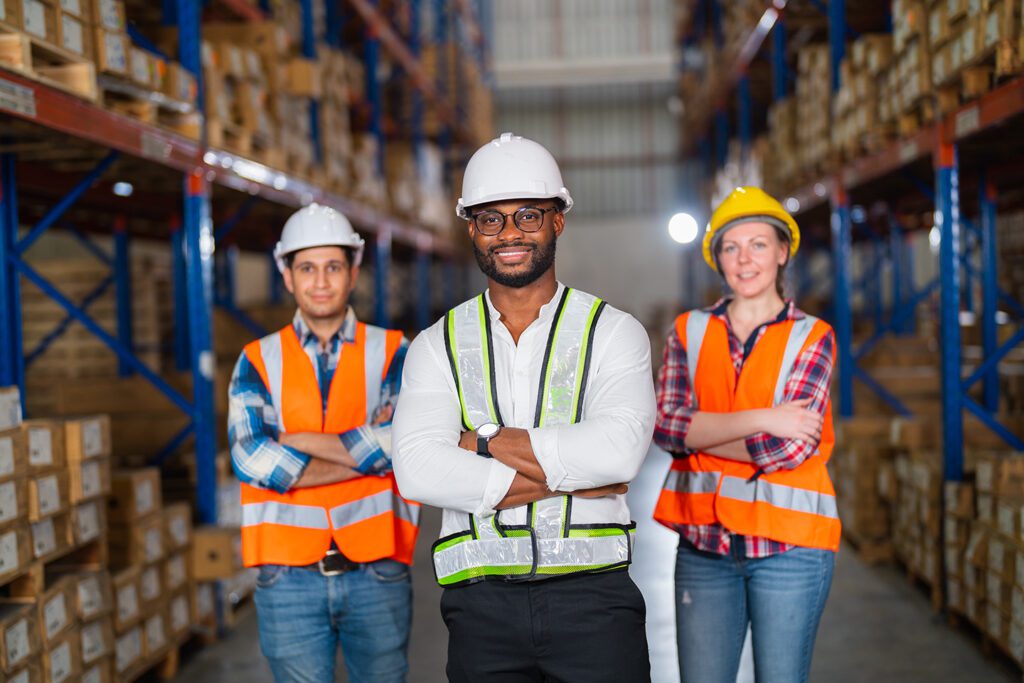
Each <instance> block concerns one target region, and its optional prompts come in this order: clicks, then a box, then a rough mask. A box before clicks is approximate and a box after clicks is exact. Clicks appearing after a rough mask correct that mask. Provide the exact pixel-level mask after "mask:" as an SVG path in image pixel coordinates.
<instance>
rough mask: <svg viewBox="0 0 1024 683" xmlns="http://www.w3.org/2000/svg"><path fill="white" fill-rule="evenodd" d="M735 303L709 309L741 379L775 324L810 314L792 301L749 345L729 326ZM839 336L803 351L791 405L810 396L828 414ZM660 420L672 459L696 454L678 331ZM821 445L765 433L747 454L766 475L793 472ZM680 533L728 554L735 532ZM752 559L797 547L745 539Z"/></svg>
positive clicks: (716, 527)
mask: <svg viewBox="0 0 1024 683" xmlns="http://www.w3.org/2000/svg"><path fill="white" fill-rule="evenodd" d="M728 304H729V300H727V299H722V300H720V301H719V302H718V303H716V304H715V305H714V306H711V307H710V308H708V309H705V310H707V311H708V312H709V313H711V314H712V315H714V316H715V317H717V318H719V319H720V320H722V321H723V322H725V326H726V328H727V329H728V331H729V353H730V355H731V356H732V362H733V366H734V367H735V368H736V374H737V376H738V375H739V373H740V370H741V369H742V368H743V363H744V361H745V360H746V359H747V356H749V355H750V352H751V351H752V350H753V349H754V346H755V345H756V344H757V342H758V341H760V339H761V337H762V336H763V335H764V332H765V330H766V329H767V328H768V326H769V325H774V324H776V323H781V322H785V321H786V320H800V319H801V318H804V317H806V314H805V313H804V312H803V311H801V310H799V309H797V307H796V306H795V305H794V304H793V302H792V301H789V300H787V301H786V307H785V308H784V309H783V310H782V312H781V313H779V316H778V317H777V318H776V319H775V320H773V321H771V322H769V323H765V324H764V325H761V326H760V327H758V328H757V329H756V330H754V331H753V332H752V333H751V335H750V337H749V339H747V342H746V344H744V343H742V342H740V340H739V339H738V338H737V337H736V335H735V333H734V332H733V329H732V324H731V323H730V322H729V315H728V312H727V306H728ZM834 348H835V338H834V335H833V334H831V333H829V334H827V335H825V336H824V337H822V338H821V340H820V341H819V342H817V343H816V344H813V345H811V346H810V347H808V348H807V350H806V351H804V352H803V353H801V354H800V355H799V356H798V357H797V359H796V362H795V363H794V365H793V371H792V373H791V374H790V376H789V379H788V380H787V381H786V388H785V391H784V395H783V400H785V401H798V400H800V399H805V398H810V399H811V404H810V406H809V408H810V409H811V410H817V411H818V412H819V413H821V414H822V415H824V414H825V405H826V402H827V401H828V395H829V386H830V384H831V382H832V365H833V362H834V361H833V349H834ZM657 391H658V417H657V421H656V422H655V426H654V443H656V444H657V445H658V446H660V447H661V448H663V449H664V450H666V451H668V452H669V453H671V454H672V457H676V458H685V457H688V456H689V455H690V454H691V453H693V452H694V451H692V450H690V449H688V448H687V447H686V434H687V432H689V430H690V420H691V418H692V417H693V412H694V411H693V388H692V387H691V386H690V376H689V374H688V372H687V369H686V349H685V348H684V347H683V343H682V341H680V339H679V335H678V334H676V331H675V328H673V329H672V331H671V332H670V333H669V335H668V343H667V344H666V345H665V358H664V361H663V363H662V365H661V369H660V370H659V371H658V387H657ZM817 446H818V444H810V443H807V442H805V441H799V440H796V439H781V438H778V437H775V436H772V435H771V434H767V433H764V432H761V433H758V434H754V435H752V436H749V437H747V451H748V452H749V453H750V457H751V458H752V459H753V461H754V464H755V465H756V466H757V467H759V468H760V469H761V470H762V471H763V472H765V473H769V472H775V471H776V470H782V469H787V470H791V469H794V468H795V467H797V466H798V465H800V463H802V462H803V461H804V460H806V459H807V458H808V457H809V456H810V455H812V454H813V453H814V451H815V449H816V448H817ZM678 531H679V534H680V535H681V536H682V537H683V538H685V539H686V540H687V541H689V542H690V543H692V544H693V545H694V546H695V547H697V548H698V549H699V550H704V551H708V552H713V553H718V554H719V555H728V554H729V552H730V549H731V545H732V540H733V538H734V534H731V533H730V532H729V530H728V529H726V528H725V527H723V526H722V525H721V524H709V525H706V526H697V525H681V526H680V527H679V528H678ZM739 538H742V541H743V546H744V554H745V556H746V557H768V556H770V555H776V554H778V553H784V552H786V551H787V550H789V549H791V548H792V547H793V546H792V545H789V544H787V543H780V542H778V541H773V540H771V539H768V538H761V537H757V536H742V537H739Z"/></svg>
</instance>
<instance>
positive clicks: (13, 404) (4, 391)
mask: <svg viewBox="0 0 1024 683" xmlns="http://www.w3.org/2000/svg"><path fill="white" fill-rule="evenodd" d="M2 5H3V6H4V7H5V8H7V9H8V10H10V9H11V2H10V1H9V0H4V2H3V3H2ZM14 6H15V9H20V7H21V2H20V0H14ZM20 16H21V15H20V14H18V15H17V16H16V17H14V20H12V17H10V16H8V18H7V19H4V21H6V22H7V23H9V24H12V25H14V26H18V27H20V26H21V19H20ZM19 426H21V391H20V390H19V389H18V387H0V430H3V431H7V430H9V429H17V428H18V427H19Z"/></svg>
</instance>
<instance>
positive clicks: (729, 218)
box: [704, 187, 800, 273]
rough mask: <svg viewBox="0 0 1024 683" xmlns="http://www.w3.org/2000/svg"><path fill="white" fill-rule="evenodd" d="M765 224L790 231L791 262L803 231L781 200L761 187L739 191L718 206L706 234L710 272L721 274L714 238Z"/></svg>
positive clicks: (705, 258)
mask: <svg viewBox="0 0 1024 683" xmlns="http://www.w3.org/2000/svg"><path fill="white" fill-rule="evenodd" d="M753 222H765V223H770V224H772V225H777V226H779V227H780V228H785V229H787V230H789V258H793V257H794V256H795V255H796V251H797V249H799V248H800V227H799V226H798V225H797V224H796V220H795V219H794V218H793V217H792V216H791V215H790V214H789V212H788V211H786V210H785V209H784V208H782V204H780V203H779V200H777V199H775V197H772V196H771V195H770V194H768V193H767V192H765V191H764V190H762V189H761V188H759V187H737V188H736V189H735V190H733V191H732V192H730V193H729V196H728V197H726V198H725V200H724V201H722V203H721V204H719V205H718V208H717V209H715V212H714V213H713V214H711V220H710V221H709V222H708V228H707V230H705V231H704V260H705V261H707V263H708V265H709V266H711V269H712V270H713V271H715V272H716V273H717V272H718V266H717V265H716V264H715V255H714V250H713V249H712V246H713V245H714V242H715V235H718V234H724V233H725V231H726V230H728V229H729V228H732V227H734V226H736V225H739V224H740V223H753Z"/></svg>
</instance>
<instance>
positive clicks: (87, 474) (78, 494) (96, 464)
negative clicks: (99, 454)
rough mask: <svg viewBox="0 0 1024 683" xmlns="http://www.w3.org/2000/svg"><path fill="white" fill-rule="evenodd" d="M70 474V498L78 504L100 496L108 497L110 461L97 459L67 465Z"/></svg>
mask: <svg viewBox="0 0 1024 683" xmlns="http://www.w3.org/2000/svg"><path fill="white" fill-rule="evenodd" d="M68 470H69V473H70V484H71V488H70V498H71V502H72V503H80V502H82V501H85V500H91V499H93V498H98V497H100V496H109V495H110V459H109V458H98V459H96V460H84V461H81V462H70V463H68Z"/></svg>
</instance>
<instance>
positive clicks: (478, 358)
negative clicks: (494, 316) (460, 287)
mask: <svg viewBox="0 0 1024 683" xmlns="http://www.w3.org/2000/svg"><path fill="white" fill-rule="evenodd" d="M481 296H483V295H481ZM452 315H453V316H454V321H453V322H454V325H453V329H452V332H453V334H452V336H453V339H452V340H451V341H452V346H453V349H452V351H453V353H452V355H453V357H454V358H455V367H456V370H457V372H458V375H459V388H460V390H461V392H462V395H461V400H462V410H463V414H464V416H465V418H466V421H467V422H468V426H469V427H470V429H476V428H477V427H479V426H480V425H482V424H485V423H487V422H497V421H498V417H497V415H496V414H495V412H494V411H493V410H492V406H491V404H490V401H491V397H490V391H489V388H490V367H489V364H488V362H487V360H486V359H485V355H486V354H487V336H486V331H485V329H484V327H483V325H482V323H481V320H480V297H476V298H473V299H470V300H469V301H467V302H465V303H463V304H460V305H459V306H457V307H456V308H455V309H453V310H452ZM490 360H491V362H493V359H490Z"/></svg>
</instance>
